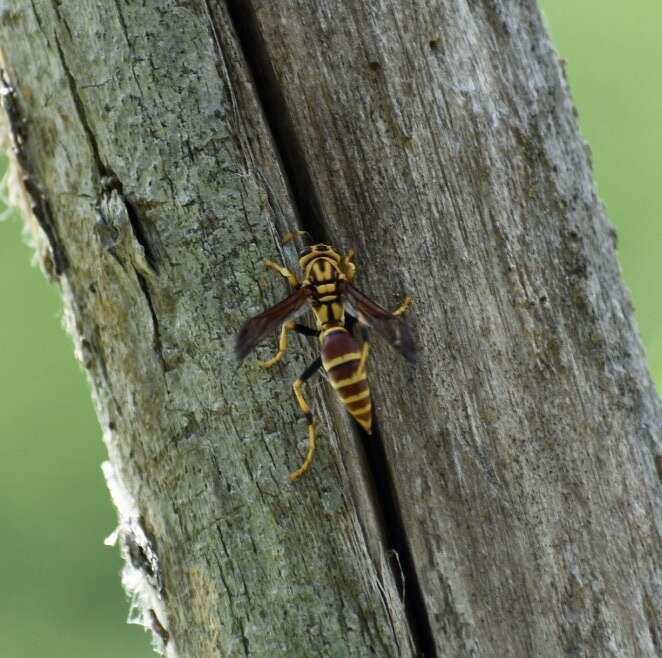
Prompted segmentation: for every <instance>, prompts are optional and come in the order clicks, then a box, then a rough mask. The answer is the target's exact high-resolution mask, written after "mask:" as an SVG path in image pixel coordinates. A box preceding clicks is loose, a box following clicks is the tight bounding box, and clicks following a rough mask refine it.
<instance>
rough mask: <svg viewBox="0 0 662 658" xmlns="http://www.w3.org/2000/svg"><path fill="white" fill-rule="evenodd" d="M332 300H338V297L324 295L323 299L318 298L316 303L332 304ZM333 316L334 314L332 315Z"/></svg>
mask: <svg viewBox="0 0 662 658" xmlns="http://www.w3.org/2000/svg"><path fill="white" fill-rule="evenodd" d="M334 299H338V295H324V297H320V298H319V299H318V301H320V302H332V301H333V300H334ZM334 315H335V313H334Z"/></svg>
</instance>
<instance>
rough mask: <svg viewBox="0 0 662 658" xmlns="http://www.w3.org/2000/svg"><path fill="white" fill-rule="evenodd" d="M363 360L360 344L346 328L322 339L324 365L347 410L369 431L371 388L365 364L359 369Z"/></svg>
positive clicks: (370, 427)
mask: <svg viewBox="0 0 662 658" xmlns="http://www.w3.org/2000/svg"><path fill="white" fill-rule="evenodd" d="M360 360H361V348H360V347H359V344H358V343H357V342H356V341H355V340H354V338H353V337H352V335H351V334H350V333H349V331H347V330H346V329H338V330H336V331H333V332H332V333H329V334H328V335H327V336H326V337H325V338H324V339H323V340H322V365H323V366H324V370H326V371H327V372H328V373H329V379H330V380H331V385H332V386H333V388H335V389H336V393H337V394H338V395H339V396H340V399H341V400H342V401H343V404H344V405H345V407H347V411H349V413H350V414H352V416H353V417H354V418H355V419H356V421H357V422H358V423H359V425H361V427H363V429H364V430H365V431H366V432H368V434H370V433H371V432H372V407H371V404H370V388H369V387H368V380H367V378H366V372H365V368H364V369H363V370H360V369H359V363H360Z"/></svg>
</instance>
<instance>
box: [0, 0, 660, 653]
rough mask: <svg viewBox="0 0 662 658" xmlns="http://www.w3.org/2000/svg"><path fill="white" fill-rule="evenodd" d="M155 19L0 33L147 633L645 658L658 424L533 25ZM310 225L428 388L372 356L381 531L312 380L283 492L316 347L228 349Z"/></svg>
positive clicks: (565, 102) (226, 648)
mask: <svg viewBox="0 0 662 658" xmlns="http://www.w3.org/2000/svg"><path fill="white" fill-rule="evenodd" d="M157 4H158V6H156V5H157ZM148 5H149V6H147V7H145V6H142V7H139V6H138V3H132V2H120V1H119V0H117V1H116V2H112V3H96V4H95V5H94V6H92V3H90V4H89V5H87V4H81V3H75V2H73V0H67V1H64V2H57V1H53V2H48V1H46V0H42V1H37V0H34V1H33V2H30V3H22V4H21V5H20V8H16V6H15V3H8V2H5V3H0V43H2V44H3V47H2V48H3V50H2V57H3V60H4V65H3V67H4V68H5V69H6V73H7V79H8V81H9V82H10V83H11V85H12V86H13V87H14V88H15V93H14V94H7V95H6V97H5V98H6V101H7V102H8V103H9V106H8V109H9V110H10V112H9V118H10V120H11V126H12V130H13V132H14V135H15V137H20V139H19V142H20V143H19V147H20V148H19V157H18V160H19V162H20V163H21V165H22V166H23V169H24V170H25V172H24V173H25V174H26V175H27V176H28V184H27V185H26V188H27V192H28V195H29V197H30V200H31V202H32V204H33V205H34V206H35V210H36V213H35V214H36V215H37V218H38V220H39V223H40V224H41V226H42V228H43V229H44V231H45V235H46V237H47V238H48V241H49V242H50V247H46V246H44V247H43V248H42V254H43V258H44V260H45V263H46V269H48V270H49V271H51V272H53V273H54V276H55V277H56V278H57V280H58V282H59V285H60V286H61V289H62V292H63V298H64V302H65V309H66V313H67V317H68V323H69V328H70V330H71V333H72V335H73V336H74V339H75V341H76V346H77V352H78V354H79V357H80V358H81V361H82V362H83V363H84V365H85V367H86V368H87V369H88V372H89V374H90V380H91V382H92V388H93V393H94V396H95V400H96V405H97V409H98V414H99V418H100V421H101V425H102V427H103V431H104V438H105V441H106V444H107V446H108V450H109V464H108V465H107V467H106V473H107V477H108V480H109V483H110V484H111V488H112V491H113V494H114V499H115V501H116V503H117V505H118V508H119V509H120V528H119V533H118V538H119V540H120V541H121V542H122V545H123V550H124V551H125V554H126V556H127V558H128V566H127V573H126V574H125V576H126V581H127V584H128V585H129V586H130V587H132V588H133V589H134V591H135V592H136V596H138V597H139V601H140V603H141V605H142V606H143V607H144V608H145V610H144V614H145V621H146V623H150V624H151V625H152V627H153V629H154V631H155V636H156V637H157V638H158V642H160V643H161V644H162V645H165V647H166V650H167V651H169V652H170V653H171V654H172V655H180V656H196V657H197V656H216V655H228V656H234V655H253V656H271V655H273V656H281V655H282V656H310V655H315V656H318V655H319V656H350V655H351V656H364V655H366V656H367V655H377V656H407V655H412V654H413V653H415V651H416V650H418V651H424V652H425V653H426V655H427V656H428V657H430V656H434V655H436V656H448V657H454V656H550V657H552V656H559V655H573V656H587V657H588V656H591V657H592V656H624V655H638V656H656V655H661V654H662V625H661V616H662V612H661V608H662V592H661V589H660V588H661V586H662V583H661V581H660V571H659V569H660V561H661V554H660V543H659V535H660V532H659V530H660V522H661V520H662V519H661V510H660V498H659V487H660V482H659V478H660V475H659V473H660V472H662V467H660V466H659V465H660V464H661V463H662V438H661V420H662V414H661V411H660V406H659V402H658V400H657V398H656V396H655V392H654V388H653V386H652V384H651V381H650V377H649V375H648V372H647V370H646V366H645V361H644V357H643V353H642V349H641V346H640V344H639V340H638V337H637V331H636V327H635V326H634V322H633V319H632V308H631V305H630V303H629V301H628V299H627V295H626V293H625V292H624V289H623V284H622V281H621V276H620V272H619V269H618V265H617V261H616V257H615V235H614V232H613V230H612V229H611V227H610V226H609V225H608V223H607V221H606V219H605V216H604V210H603V208H602V206H601V204H600V201H599V199H598V197H597V195H596V192H595V188H594V185H593V182H592V177H591V168H590V157H589V155H588V149H587V147H586V146H585V144H584V143H583V141H582V139H581V137H580V136H579V134H578V131H577V125H576V119H575V116H574V108H573V105H572V102H571V100H570V97H569V93H568V90H567V87H566V83H565V80H564V77H563V74H562V70H561V68H560V65H559V62H558V58H557V56H556V54H555V52H554V51H553V49H552V48H551V46H550V43H549V41H548V38H547V36H546V34H545V31H544V27H543V26H542V24H541V21H540V16H539V13H538V10H537V8H536V6H535V3H532V2H523V3H513V2H505V1H504V0H481V1H477V2H469V3H465V2H452V1H451V0H438V1H437V2H425V1H424V0H417V1H412V2H406V3H390V2H386V1H385V0H375V1H374V2H370V3H358V2H356V3H354V2H349V3H347V2H338V1H329V0H323V1H320V2H315V3H306V2H277V3H274V2H267V1H266V0H246V1H239V0H232V1H229V2H228V3H227V6H226V4H225V3H222V2H217V1H213V0H209V1H208V2H204V1H203V0H198V1H188V2H175V1H174V0H173V1H171V2H162V3H154V5H151V4H150V3H148ZM295 208H296V210H298V212H299V217H300V223H301V225H302V226H303V227H304V228H308V229H309V230H311V231H313V232H314V233H315V234H316V236H317V237H318V238H320V239H328V240H330V241H332V242H333V243H335V244H337V245H338V246H340V247H342V248H345V249H347V248H349V247H351V246H353V247H355V248H356V249H357V250H358V252H359V257H358V259H357V261H358V264H359V278H358V282H359V285H360V287H361V288H363V289H364V290H365V291H366V292H369V293H370V294H371V296H373V297H374V298H375V299H376V300H377V301H380V302H382V303H384V304H387V305H391V304H395V303H396V301H398V300H399V299H400V298H401V296H402V294H403V293H404V292H408V293H410V294H412V295H413V296H414V298H415V300H416V311H415V312H414V313H413V315H412V320H411V322H412V325H413V327H414V330H415V332H416V334H417V340H418V344H419V348H420V359H419V365H418V367H417V368H416V370H415V371H412V370H411V369H410V368H409V367H408V366H407V365H406V364H405V362H404V361H403V360H401V359H398V358H397V356H395V354H394V353H393V352H392V351H390V350H389V348H388V347H384V346H383V345H380V344H379V343H378V342H377V341H375V345H374V350H373V352H372V355H371V361H370V364H371V365H370V367H371V382H372V388H373V395H374V404H375V407H376V410H377V418H378V423H379V428H380V438H379V440H380V441H381V443H380V445H381V446H383V447H384V450H385V463H383V464H381V466H382V467H385V468H386V469H387V470H388V472H389V473H390V477H391V479H392V488H393V493H394V501H392V503H393V505H392V506H391V507H389V505H388V504H387V503H388V501H387V500H385V498H388V496H389V494H390V492H391V491H390V487H389V486H388V485H389V483H388V481H387V482H386V485H384V483H383V482H382V483H381V484H380V481H379V478H380V473H378V472H375V466H376V463H375V462H374V459H373V458H374V456H375V453H374V449H370V448H369V449H368V452H367V453H366V455H363V454H362V452H361V450H360V445H361V443H360V442H361V440H362V439H361V438H360V437H357V436H356V435H355V433H354V432H355V431H354V430H353V429H352V427H351V425H350V423H349V422H348V420H347V418H346V416H345V415H344V413H343V412H342V410H341V409H340V408H339V406H338V405H337V404H336V403H335V401H334V400H333V397H332V396H330V395H328V394H327V393H326V392H325V389H324V386H323V384H322V385H320V386H319V387H317V389H316V390H318V392H319V395H317V396H316V397H317V403H316V408H317V411H318V414H320V415H321V423H320V425H321V428H322V429H321V433H322V435H323V437H324V439H325V440H324V441H323V442H322V445H321V447H320V450H319V452H318V457H317V459H316V462H315V464H314V470H313V472H312V474H311V476H310V477H307V478H306V479H304V480H303V481H301V482H298V483H296V484H295V485H290V484H289V483H287V479H286V478H287V473H288V472H289V471H290V470H292V468H293V467H295V466H297V465H298V464H299V463H300V460H301V454H302V447H303V439H304V438H305V424H304V423H303V422H302V421H301V419H299V418H298V414H297V412H296V406H295V404H294V402H293V400H292V397H291V392H290V389H289V385H288V383H289V382H290V381H291V380H292V379H293V378H294V377H295V376H296V375H297V374H298V373H299V372H300V371H301V370H302V369H303V367H304V365H305V362H306V360H308V359H310V357H311V355H312V354H313V351H312V350H311V349H310V348H309V347H306V346H302V348H301V349H293V350H292V352H291V354H290V357H289V359H288V363H289V364H288V365H287V366H283V367H279V368H278V369H275V370H274V371H273V372H269V373H265V372H263V371H260V370H258V369H257V368H256V367H255V366H254V365H253V364H252V363H247V364H246V365H245V366H244V367H242V368H241V369H239V370H237V369H236V364H234V363H233V362H232V359H231V354H230V346H231V337H232V335H233V334H234V332H235V331H236V329H237V327H238V326H239V324H240V323H241V321H242V320H243V319H245V318H246V317H247V316H249V315H251V314H253V313H255V312H256V311H257V310H258V309H261V308H263V307H264V306H266V305H268V304H270V303H272V302H274V301H276V300H277V299H278V298H279V297H281V296H282V295H283V293H284V286H283V284H282V283H281V282H280V281H278V280H275V277H274V276H273V275H272V274H273V273H269V272H267V271H265V270H264V269H263V266H262V264H261V261H262V259H263V258H265V257H269V258H278V257H279V249H278V245H279V240H280V238H282V236H283V235H284V234H285V232H286V231H287V230H288V229H291V228H292V227H293V225H294V224H295V223H296V220H295V217H296V214H297V213H296V210H295ZM40 209H41V210H40ZM280 251H281V252H282V251H283V250H280ZM293 253H294V252H293V250H291V249H290V248H289V247H288V248H287V249H286V250H284V255H285V257H286V258H287V259H288V260H289V262H290V264H291V263H292V262H293V258H292V256H293ZM272 350H273V342H271V343H270V344H268V345H266V346H265V347H264V348H261V351H260V354H261V355H262V356H266V355H267V354H271V352H272ZM334 428H335V429H334ZM656 465H657V470H656ZM400 520H401V521H402V528H401V531H399V532H398V533H395V534H394V531H393V529H392V526H393V525H397V523H398V522H399V521H400ZM395 535H399V538H398V536H395ZM398 541H399V542H400V544H398V543H397V542H398ZM394 542H395V543H394ZM403 542H404V543H403ZM394 546H395V547H399V548H398V550H399V553H401V554H402V555H401V556H400V557H402V558H403V563H402V569H403V571H404V573H405V578H406V582H405V592H404V605H403V604H402V600H401V597H400V596H399V594H398V584H399V583H400V584H401V575H400V574H398V573H397V568H396V569H393V566H394V561H393V560H390V561H389V559H388V551H389V549H392V548H394ZM404 549H407V550H404ZM405 553H408V554H409V556H410V558H411V561H410V563H407V561H406V559H405V558H406V557H407V556H406V555H405ZM419 593H420V597H419V596H418V594H419ZM417 597H418V598H417ZM419 599H420V600H419ZM417 601H418V603H417ZM150 610H151V611H152V612H150ZM414 646H416V647H417V649H414V648H413V647H414Z"/></svg>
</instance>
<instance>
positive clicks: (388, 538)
mask: <svg viewBox="0 0 662 658" xmlns="http://www.w3.org/2000/svg"><path fill="white" fill-rule="evenodd" d="M354 425H355V427H356V429H357V431H358V432H359V434H360V435H361V444H362V446H363V450H364V453H365V456H366V462H367V464H368V468H369V470H370V475H371V479H372V486H373V487H374V493H375V496H374V499H375V500H376V501H379V504H380V505H381V507H380V509H378V510H377V511H378V514H379V517H380V523H381V530H382V533H383V536H384V543H385V544H386V547H387V549H389V552H388V559H389V566H390V567H391V571H392V573H393V576H394V579H395V584H396V587H397V588H398V594H399V595H400V598H401V599H402V601H403V605H404V609H405V613H406V615H407V621H408V623H409V629H410V632H411V635H412V638H413V640H414V643H415V645H416V651H417V655H418V656H419V657H420V658H436V656H437V649H436V643H435V641H434V635H433V633H432V627H431V626H430V621H429V618H428V613H427V610H426V607H425V598H424V596H423V591H422V589H421V584H420V582H419V579H418V574H417V573H416V567H415V565H414V557H413V555H412V552H411V548H410V546H409V540H408V538H407V531H406V529H405V526H404V523H403V520H402V511H401V509H400V506H399V504H398V500H397V496H396V493H395V486H394V484H393V476H392V474H391V466H390V464H389V461H388V458H387V456H386V451H385V449H384V441H383V440H382V437H381V433H380V431H379V425H378V424H377V420H376V419H373V430H372V434H371V435H368V434H367V433H366V432H365V431H364V430H363V429H362V428H361V427H360V425H358V423H354Z"/></svg>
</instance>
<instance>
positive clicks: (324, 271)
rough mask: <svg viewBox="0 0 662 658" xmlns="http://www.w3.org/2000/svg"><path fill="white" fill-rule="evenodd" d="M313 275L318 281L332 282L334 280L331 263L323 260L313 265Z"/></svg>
mask: <svg viewBox="0 0 662 658" xmlns="http://www.w3.org/2000/svg"><path fill="white" fill-rule="evenodd" d="M313 273H314V274H315V279H317V280H318V281H331V280H332V279H333V269H332V268H331V263H330V262H329V261H328V260H326V259H323V258H320V260H318V261H316V262H315V263H314V264H313Z"/></svg>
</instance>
